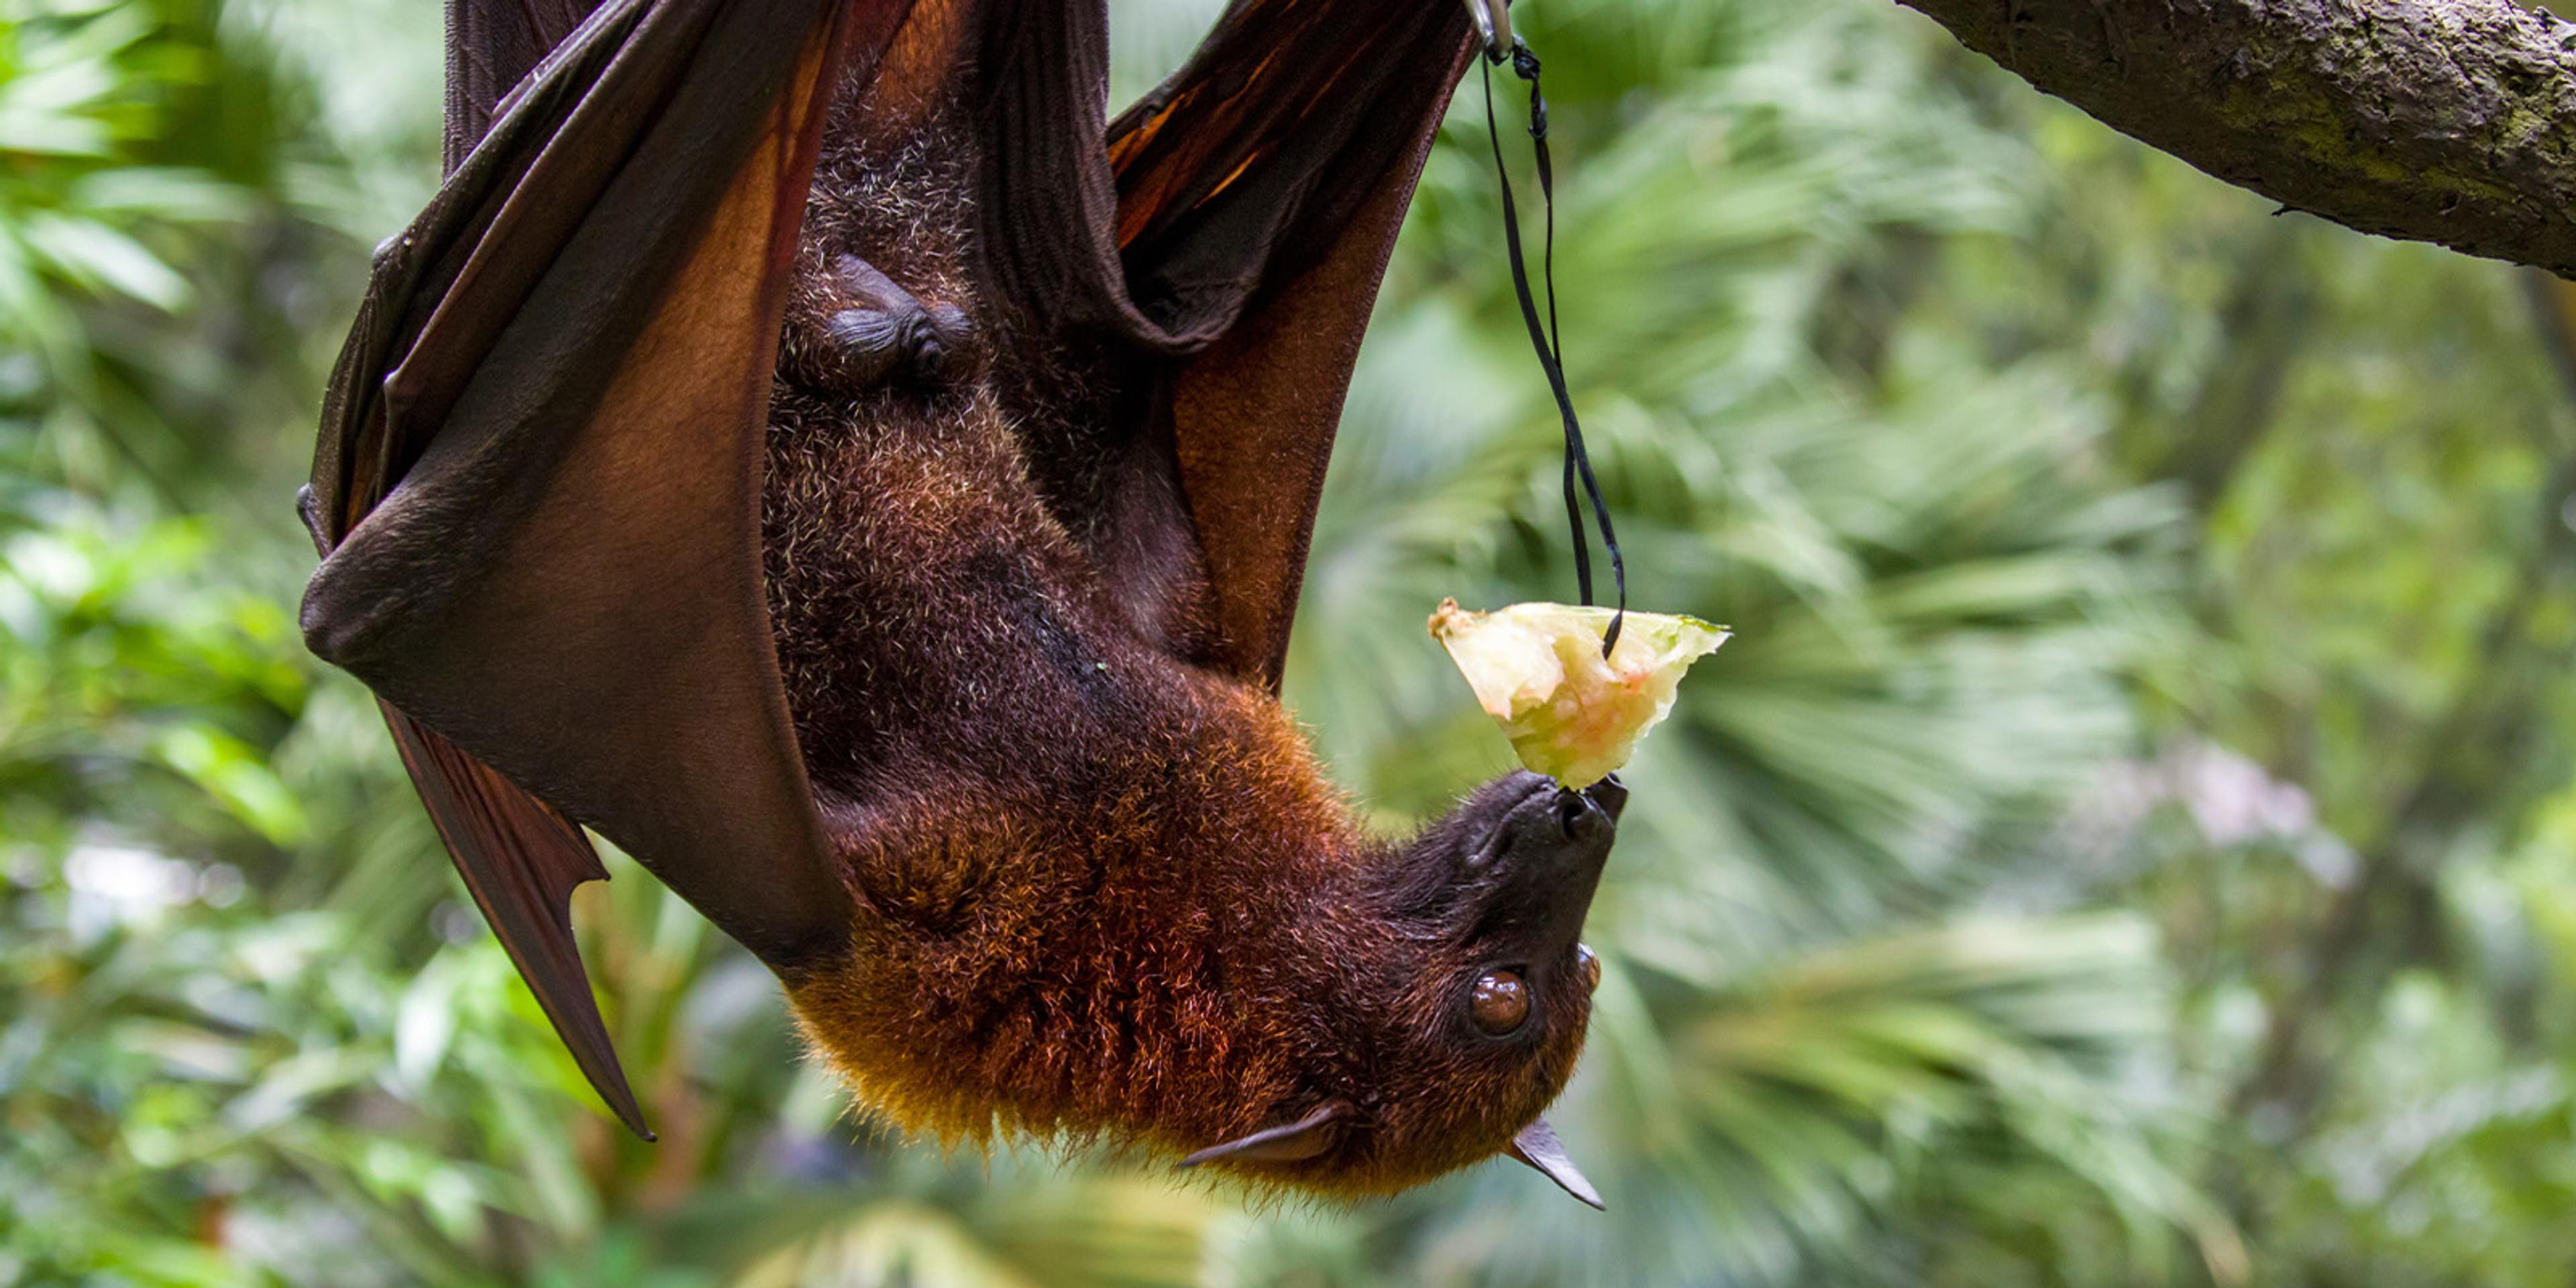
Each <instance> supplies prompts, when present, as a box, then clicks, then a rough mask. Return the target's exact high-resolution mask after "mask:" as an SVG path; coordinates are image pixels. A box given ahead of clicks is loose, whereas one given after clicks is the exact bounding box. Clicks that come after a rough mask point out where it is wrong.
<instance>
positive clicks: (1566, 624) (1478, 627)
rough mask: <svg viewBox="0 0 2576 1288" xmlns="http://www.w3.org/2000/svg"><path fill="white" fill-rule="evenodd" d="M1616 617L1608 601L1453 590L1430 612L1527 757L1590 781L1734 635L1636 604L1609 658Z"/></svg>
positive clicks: (1628, 750) (1622, 756) (1619, 758)
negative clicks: (1464, 603)
mask: <svg viewBox="0 0 2576 1288" xmlns="http://www.w3.org/2000/svg"><path fill="white" fill-rule="evenodd" d="M1610 618H1611V610H1609V609H1607V608H1577V607H1574V606H1573V605H1570V604H1514V605H1512V606H1511V607H1509V608H1500V609H1496V610H1494V611H1493V612H1490V613H1471V612H1468V611H1467V610H1466V609H1463V608H1460V607H1459V606H1458V601H1457V600H1454V599H1449V600H1443V601H1441V604H1440V610H1439V611H1438V612H1435V613H1433V614H1432V615H1431V636H1432V638H1434V639H1436V640H1439V641H1440V642H1441V644H1443V645H1444V646H1446V647H1447V648H1448V650H1449V657H1450V660H1452V661H1454V662H1456V663H1457V664H1458V669H1459V670H1460V671H1463V672H1465V673H1466V676H1467V683H1468V685H1469V686H1470V687H1472V688H1474V689H1475V690H1476V701H1477V702H1478V703H1480V704H1482V705H1483V706H1484V708H1485V712H1486V714H1488V715H1491V716H1492V717H1493V718H1494V719H1495V720H1496V721H1497V722H1499V723H1500V724H1501V725H1502V726H1503V733H1504V734H1505V735H1506V736H1508V737H1509V738H1510V739H1511V740H1512V750H1513V751H1516V752H1518V753H1520V758H1521V763H1522V764H1523V765H1526V766H1528V767H1529V768H1530V769H1531V770H1532V771H1534V772H1536V773H1541V774H1545V775H1547V776H1548V777H1550V778H1553V779H1555V780H1556V781H1558V782H1559V783H1562V784H1564V785H1565V786H1567V787H1576V788H1581V787H1589V786H1591V785H1592V784H1594V783H1597V782H1599V781H1601V779H1602V778H1603V776H1605V775H1607V774H1609V773H1610V771H1612V770H1614V769H1617V768H1619V767H1620V766H1621V765H1624V764H1627V763H1628V757H1629V756H1631V755H1633V754H1635V752H1636V750H1637V740H1638V739H1639V738H1642V737H1644V736H1645V734H1646V731H1647V730H1648V729H1652V728H1654V727H1655V725H1656V724H1658V723H1659V722H1661V721H1662V720H1663V718H1664V717H1665V716H1667V715H1670V714H1672V709H1673V693H1674V691H1675V690H1676V689H1677V688H1678V687H1679V686H1680V685H1681V682H1682V673H1683V672H1684V671H1687V670H1689V669H1690V664H1691V663H1693V662H1695V661H1698V660H1699V659H1700V658H1703V657H1706V656H1708V655H1709V654H1710V653H1712V652H1715V651H1716V650H1717V646H1718V645H1720V644H1723V643H1725V642H1726V637H1727V635H1728V631H1727V629H1726V628H1725V627H1723V626H1712V625H1710V624H1708V623H1707V622H1703V621H1701V620H1699V619H1698V618H1696V617H1676V616H1668V615H1666V614H1663V613H1635V612H1632V613H1630V614H1628V620H1627V623H1626V624H1625V625H1623V626H1621V627H1620V628H1619V646H1618V648H1616V649H1615V650H1613V651H1612V653H1611V655H1610V656H1609V657H1608V658H1606V659H1605V658H1603V657H1602V656H1601V639H1602V636H1603V635H1604V634H1605V633H1606V632H1608V630H1609V629H1610Z"/></svg>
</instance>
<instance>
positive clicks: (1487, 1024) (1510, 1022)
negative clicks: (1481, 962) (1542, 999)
mask: <svg viewBox="0 0 2576 1288" xmlns="http://www.w3.org/2000/svg"><path fill="white" fill-rule="evenodd" d="M1529 1010H1530V1003H1529V986H1528V985H1526V984H1523V983H1522V982H1521V977H1520V975H1519V973H1518V972H1515V971H1507V970H1498V971H1492V972H1488V973H1487V974H1486V975H1485V976H1484V977H1482V978H1480V979H1478V980H1477V981H1476V994H1475V997H1474V998H1473V999H1471V1000H1470V1001H1469V1002H1468V1003H1467V1013H1468V1014H1469V1015H1471V1016H1473V1017H1474V1018H1475V1021H1476V1027H1477V1028H1479V1029H1482V1030H1484V1031H1485V1032H1486V1033H1487V1034H1489V1035H1491V1036H1493V1037H1501V1036H1503V1035H1504V1034H1506V1033H1509V1032H1511V1031H1512V1030H1514V1029H1517V1028H1519V1027H1520V1026H1521V1024H1522V1023H1523V1022H1524V1021H1526V1020H1528V1019H1529Z"/></svg>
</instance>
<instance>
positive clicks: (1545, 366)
mask: <svg viewBox="0 0 2576 1288" xmlns="http://www.w3.org/2000/svg"><path fill="white" fill-rule="evenodd" d="M1509 57H1510V62H1511V64H1512V71H1513V73H1514V74H1515V75H1518V76H1519V77H1520V78H1521V79H1522V80H1525V81H1528V82H1529V87H1530V120H1529V134H1530V144H1531V147H1532V149H1533V151H1534V153H1535V156H1536V160H1537V166H1538V191H1539V199H1540V204H1541V205H1542V207H1543V208H1544V209H1545V212H1546V229H1547V232H1546V238H1547V239H1546V241H1545V243H1544V244H1543V247H1542V250H1541V256H1542V258H1541V260H1540V276H1541V280H1542V281H1543V282H1544V283H1545V284H1546V289H1547V317H1546V320H1545V321H1544V322H1542V321H1541V320H1540V317H1539V311H1538V300H1537V298H1536V296H1535V294H1534V293H1533V292H1532V291H1531V290H1530V279H1529V264H1528V261H1527V259H1526V257H1525V256H1524V255H1523V254H1522V252H1521V220H1520V210H1519V208H1518V205H1517V204H1516V203H1515V202H1514V200H1513V198H1512V178H1511V174H1510V172H1509V170H1507V169H1506V168H1505V166H1504V164H1503V132H1502V130H1501V128H1500V127H1499V126H1497V125H1496V124H1495V116H1494V72H1493V67H1494V64H1496V63H1500V62H1503V61H1504V59H1505V56H1504V54H1503V53H1502V52H1501V51H1499V50H1492V49H1488V50H1487V51H1486V52H1485V62H1484V66H1483V68H1482V71H1483V74H1484V82H1485V130H1486V133H1487V134H1488V135H1489V136H1490V137H1491V138H1492V140H1493V144H1494V179H1495V182H1497V183H1498V184H1500V185H1501V187H1502V195H1503V245H1504V247H1505V249H1506V250H1508V251H1509V252H1510V256H1511V264H1512V292H1513V294H1514V295H1515V296H1517V297H1518V298H1519V300H1520V306H1521V321H1522V322H1523V324H1525V325H1526V326H1528V328H1529V337H1530V347H1531V348H1532V349H1533V350H1535V351H1536V352H1537V354H1538V365H1539V369H1540V370H1542V371H1544V372H1546V373H1547V385H1548V390H1549V392H1551V393H1553V394H1555V395H1556V410H1557V415H1558V417H1559V419H1561V420H1562V421H1563V422H1564V425H1565V519H1566V525H1567V527H1568V528H1570V529H1571V530H1572V532H1573V535H1574V582H1575V589H1576V590H1577V591H1578V592H1579V593H1580V594H1581V595H1582V597H1583V603H1584V606H1585V607H1587V608H1588V607H1590V606H1591V604H1592V548H1591V543H1590V541H1589V540H1588V539H1587V538H1586V534H1585V532H1584V525H1583V505H1582V500H1578V499H1577V492H1576V486H1575V485H1576V483H1577V481H1578V480H1579V481H1580V482H1581V484H1582V490H1581V497H1582V498H1583V499H1588V500H1589V501H1591V503H1592V518H1593V521H1594V522H1595V523H1596V524H1598V525H1599V527H1600V529H1601V546H1602V548H1603V549H1605V550H1607V551H1609V552H1610V576H1611V579H1612V580H1613V582H1614V583H1615V584H1616V585H1617V587H1618V595H1619V605H1618V609H1617V611H1616V612H1614V613H1612V614H1611V617H1610V629H1608V630H1607V631H1604V632H1602V636H1601V656H1603V657H1605V658H1606V657H1608V656H1610V650H1611V649H1613V648H1616V647H1617V646H1618V644H1619V628H1620V627H1621V626H1623V625H1625V624H1626V623H1627V620H1628V564H1627V560H1625V559H1624V558H1622V557H1621V556H1620V554H1619V536H1618V533H1616V532H1615V531H1613V530H1612V529H1611V526H1610V507H1609V506H1608V505H1607V504H1605V503H1603V501H1602V499H1601V483H1600V480H1598V479H1596V478H1594V477H1593V476H1592V456H1591V453H1590V452H1588V451H1586V450H1585V449H1584V445H1583V424H1582V422H1581V421H1580V420H1578V419H1577V418H1576V417H1575V414H1574V395H1573V394H1572V393H1571V392H1569V391H1568V390H1567V388H1566V384H1565V367H1564V363H1563V361H1562V358H1563V355H1564V353H1565V341H1564V337H1563V332H1562V331H1561V330H1560V329H1559V327H1558V325H1557V315H1556V167H1555V163H1554V159H1553V158H1552V157H1551V156H1550V155H1549V153H1548V146H1547V98H1546V96H1545V95H1543V94H1541V93H1540V92H1539V84H1538V78H1539V61H1538V55H1537V54H1536V53H1533V52H1531V50H1530V47H1529V45H1528V44H1527V43H1526V42H1523V41H1520V40H1514V41H1513V42H1512V50H1511V54H1510V56H1509Z"/></svg>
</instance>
